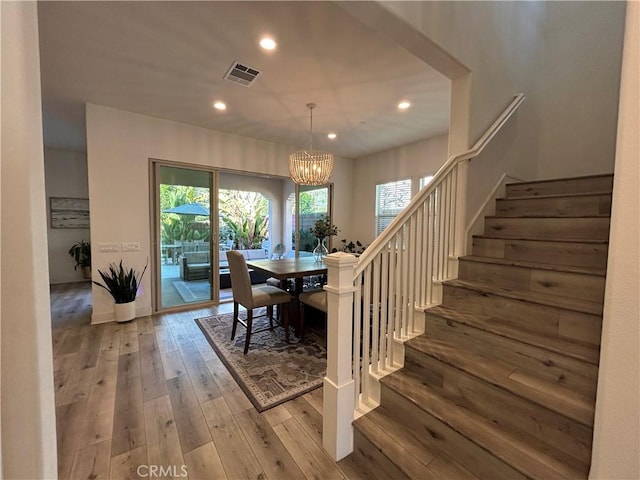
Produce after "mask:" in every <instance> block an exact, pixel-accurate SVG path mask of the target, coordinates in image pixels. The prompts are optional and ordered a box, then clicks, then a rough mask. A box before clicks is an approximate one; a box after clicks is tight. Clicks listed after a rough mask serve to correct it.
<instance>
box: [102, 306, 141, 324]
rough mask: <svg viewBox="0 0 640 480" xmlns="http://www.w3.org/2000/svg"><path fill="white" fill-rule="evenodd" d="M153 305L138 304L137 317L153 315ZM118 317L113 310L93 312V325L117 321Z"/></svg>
mask: <svg viewBox="0 0 640 480" xmlns="http://www.w3.org/2000/svg"><path fill="white" fill-rule="evenodd" d="M151 313H152V312H151V307H144V306H143V307H138V306H136V318H139V317H148V316H149V315H151ZM115 321H116V319H115V317H114V315H113V311H109V312H93V313H92V314H91V325H98V324H100V323H109V322H115Z"/></svg>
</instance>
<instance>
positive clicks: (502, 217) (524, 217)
mask: <svg viewBox="0 0 640 480" xmlns="http://www.w3.org/2000/svg"><path fill="white" fill-rule="evenodd" d="M610 217H611V215H610V214H608V213H600V214H597V215H593V214H591V215H567V216H563V215H518V216H517V217H508V216H505V215H487V216H486V217H484V218H485V219H490V218H497V219H500V220H527V219H532V218H541V219H545V218H546V219H553V220H572V219H580V220H582V219H585V218H610Z"/></svg>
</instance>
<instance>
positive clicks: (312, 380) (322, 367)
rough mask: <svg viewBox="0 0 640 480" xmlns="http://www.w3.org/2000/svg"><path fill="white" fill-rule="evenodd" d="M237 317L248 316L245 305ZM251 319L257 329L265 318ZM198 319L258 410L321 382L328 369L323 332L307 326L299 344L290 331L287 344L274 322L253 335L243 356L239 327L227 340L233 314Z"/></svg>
mask: <svg viewBox="0 0 640 480" xmlns="http://www.w3.org/2000/svg"><path fill="white" fill-rule="evenodd" d="M263 313H264V309H257V310H256V311H255V312H254V315H260V314H263ZM240 318H246V312H245V311H244V310H243V309H241V310H240ZM253 322H254V323H253V330H254V331H256V330H260V329H261V328H264V327H265V326H266V325H268V322H269V320H268V319H267V318H266V317H262V318H258V319H255V317H254V321H253ZM196 323H197V324H198V326H199V327H200V329H201V330H202V332H203V333H204V335H205V337H207V340H209V343H210V344H211V346H212V347H213V349H214V350H215V351H216V352H217V354H218V356H219V357H220V359H221V360H222V362H223V363H224V364H225V365H226V366H227V368H228V369H229V371H230V372H231V374H232V375H233V377H234V378H235V379H236V381H237V382H238V384H239V385H240V387H241V388H242V390H243V391H244V392H245V393H246V394H247V396H248V397H249V400H251V403H253V405H254V407H256V410H258V411H259V412H262V411H264V410H268V409H269V408H272V407H275V406H276V405H279V404H281V403H283V402H286V401H287V400H291V399H292V398H295V397H297V396H300V395H303V394H304V393H307V392H309V391H311V390H314V389H316V388H318V387H320V386H322V380H323V378H324V375H325V372H326V368H327V361H326V359H327V351H326V340H325V332H324V331H315V330H314V329H312V328H308V329H305V330H306V331H305V339H304V341H303V342H300V341H299V339H298V337H296V336H295V335H293V333H292V334H291V335H290V343H286V342H285V339H284V329H283V328H282V327H279V326H276V327H275V328H274V329H273V330H266V331H264V332H259V333H254V334H252V335H251V344H250V346H249V352H247V354H246V355H244V354H243V353H242V352H243V349H244V339H245V328H244V327H243V326H242V325H238V329H237V331H236V338H235V339H234V341H233V342H232V341H231V327H232V325H233V314H231V313H228V314H221V315H217V316H214V317H205V318H197V319H196Z"/></svg>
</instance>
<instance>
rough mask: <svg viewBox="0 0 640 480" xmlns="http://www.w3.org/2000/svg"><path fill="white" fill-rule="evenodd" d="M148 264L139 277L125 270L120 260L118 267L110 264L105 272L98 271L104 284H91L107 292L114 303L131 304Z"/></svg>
mask: <svg viewBox="0 0 640 480" xmlns="http://www.w3.org/2000/svg"><path fill="white" fill-rule="evenodd" d="M148 263H149V262H148V261H147V263H146V264H145V266H144V269H143V270H142V273H141V274H140V275H139V276H138V274H137V273H136V271H135V270H134V269H133V268H130V269H126V268H125V267H124V265H123V264H122V260H120V264H119V265H116V264H115V263H110V264H109V270H108V271H107V272H103V271H102V270H98V273H99V274H100V277H101V278H102V281H103V282H104V283H100V282H96V281H95V280H94V281H93V283H95V284H96V285H98V286H99V287H102V288H104V289H105V290H106V291H107V292H109V293H110V294H111V296H112V297H113V300H114V301H115V302H116V303H129V302H133V301H134V300H135V299H136V295H137V294H138V287H139V286H140V282H142V277H144V272H146V271H147V265H148Z"/></svg>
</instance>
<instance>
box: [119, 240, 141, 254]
mask: <svg viewBox="0 0 640 480" xmlns="http://www.w3.org/2000/svg"><path fill="white" fill-rule="evenodd" d="M122 251H123V252H139V251H140V243H138V242H122Z"/></svg>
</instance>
